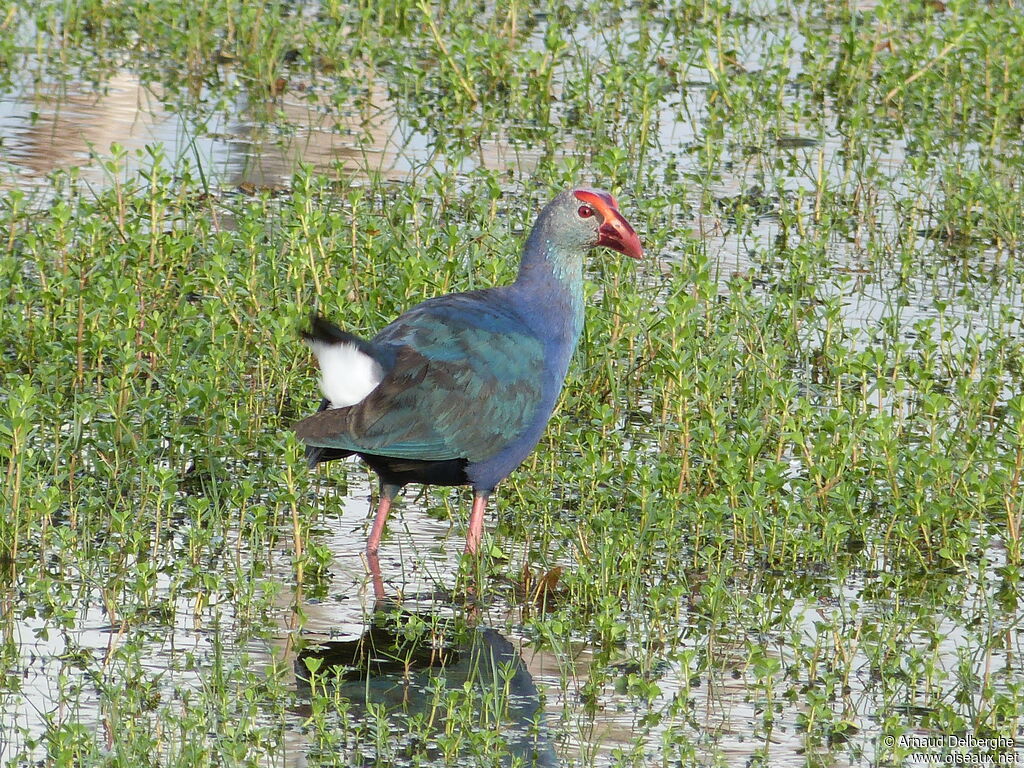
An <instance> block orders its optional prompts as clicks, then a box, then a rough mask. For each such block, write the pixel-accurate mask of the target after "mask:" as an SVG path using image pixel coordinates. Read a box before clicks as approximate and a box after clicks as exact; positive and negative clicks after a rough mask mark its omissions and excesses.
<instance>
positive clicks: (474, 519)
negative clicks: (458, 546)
mask: <svg viewBox="0 0 1024 768" xmlns="http://www.w3.org/2000/svg"><path fill="white" fill-rule="evenodd" d="M489 495H490V494H488V493H475V494H473V511H472V512H471V513H470V515H469V532H468V533H467V534H466V552H468V553H469V554H471V555H475V554H477V552H479V551H480V539H482V538H483V535H484V510H485V509H486V508H487V497H488V496H489Z"/></svg>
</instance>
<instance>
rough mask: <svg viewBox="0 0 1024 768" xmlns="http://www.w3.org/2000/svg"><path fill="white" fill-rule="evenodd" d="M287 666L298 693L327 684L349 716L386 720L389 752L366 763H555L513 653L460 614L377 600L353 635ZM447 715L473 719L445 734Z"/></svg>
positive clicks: (316, 647) (310, 648)
mask: <svg viewBox="0 0 1024 768" xmlns="http://www.w3.org/2000/svg"><path fill="white" fill-rule="evenodd" d="M295 675H296V678H297V680H298V685H299V692H300V694H306V695H311V694H312V692H313V691H326V692H329V693H331V694H336V695H337V696H339V697H340V698H341V699H343V700H345V701H346V702H348V709H347V716H348V717H347V722H348V724H349V725H351V724H353V723H358V722H360V721H364V722H367V723H368V724H369V723H372V722H374V721H376V722H377V723H379V721H380V720H381V719H382V718H385V719H386V720H387V722H388V736H387V738H388V740H389V741H390V742H391V743H390V744H389V746H388V750H389V752H390V754H388V755H380V754H376V755H373V758H372V760H371V762H370V763H368V764H374V765H379V764H388V765H406V764H408V765H414V764H415V765H423V764H428V765H430V764H437V765H450V764H453V763H452V761H453V760H455V761H456V763H457V764H476V763H477V762H479V760H477V759H476V758H481V759H482V760H483V763H484V764H488V765H491V764H500V765H503V766H536V767H537V768H541V767H544V766H557V765H559V764H560V763H559V760H558V757H557V755H556V754H555V750H554V747H553V745H552V743H551V738H550V735H549V733H548V730H547V728H546V726H545V723H544V712H543V707H542V705H541V701H540V695H539V693H538V690H537V686H536V685H535V684H534V682H533V678H532V677H531V675H530V673H529V671H528V670H527V668H526V665H525V664H524V663H523V659H522V657H521V656H520V654H519V652H518V651H517V650H516V648H515V647H514V646H513V644H512V643H511V642H510V641H509V640H508V638H506V637H504V636H503V635H501V634H500V633H499V632H497V631H496V630H494V629H492V628H490V627H485V626H474V625H473V623H472V622H471V621H470V622H467V621H466V619H465V617H459V616H454V615H451V613H450V612H449V613H448V614H442V613H440V612H427V611H424V612H422V613H417V612H413V611H410V610H406V609H404V608H401V607H399V606H397V605H396V604H395V603H392V602H390V601H379V602H378V603H377V607H376V608H375V610H374V613H373V614H372V618H371V622H370V625H369V627H368V628H367V629H366V630H365V631H364V633H363V634H362V635H361V636H360V637H358V638H356V639H349V640H340V641H333V640H328V641H320V640H318V641H316V642H313V643H309V644H307V645H306V646H305V647H303V648H300V650H299V652H298V654H297V656H296V659H295ZM332 697H333V696H332ZM456 718H458V719H460V720H462V721H463V723H465V719H466V718H472V726H471V728H470V729H469V730H468V731H466V733H465V734H463V735H462V736H461V737H460V738H454V739H453V738H446V735H448V734H452V733H456V734H458V733H459V731H460V730H465V726H464V725H463V726H456V728H455V729H453V728H452V726H453V725H455V723H454V722H453V720H454V719H456ZM371 732H376V733H379V730H376V729H371ZM477 737H479V738H477ZM346 741H347V740H346ZM348 743H349V744H351V742H350V741H349V742H348ZM378 744H379V742H378V741H377V738H376V737H375V736H374V737H370V738H369V739H367V743H365V744H363V745H360V746H358V747H356V749H355V750H354V751H355V752H356V753H358V754H359V755H360V757H367V756H368V755H367V752H368V751H369V752H372V751H374V750H375V749H379V746H378ZM499 755H500V757H499ZM381 760H384V762H383V763H382V762H381ZM424 760H426V763H424ZM467 761H468V762H467Z"/></svg>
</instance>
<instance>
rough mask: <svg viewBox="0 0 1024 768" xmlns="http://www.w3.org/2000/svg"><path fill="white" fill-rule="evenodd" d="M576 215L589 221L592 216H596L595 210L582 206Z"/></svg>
mask: <svg viewBox="0 0 1024 768" xmlns="http://www.w3.org/2000/svg"><path fill="white" fill-rule="evenodd" d="M576 213H577V214H579V217H580V218H581V219H589V218H590V217H591V216H593V215H594V209H593V208H591V207H590V206H589V205H581V206H580V208H579V210H578V211H576Z"/></svg>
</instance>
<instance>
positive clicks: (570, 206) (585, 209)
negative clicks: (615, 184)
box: [538, 187, 644, 259]
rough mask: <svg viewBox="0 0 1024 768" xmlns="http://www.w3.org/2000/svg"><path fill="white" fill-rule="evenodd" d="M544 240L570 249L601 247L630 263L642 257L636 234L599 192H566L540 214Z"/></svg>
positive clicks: (584, 189) (610, 199) (610, 198)
mask: <svg viewBox="0 0 1024 768" xmlns="http://www.w3.org/2000/svg"><path fill="white" fill-rule="evenodd" d="M538 223H543V225H544V230H545V235H546V238H550V239H551V240H552V242H553V244H555V245H558V246H562V247H568V248H572V249H588V248H593V247H595V246H598V245H603V246H606V247H608V248H611V249H612V250H615V251H618V252H619V253H624V254H625V255H627V256H630V257H632V258H634V259H639V258H641V257H642V256H643V252H644V251H643V246H641V244H640V238H639V237H637V234H636V231H635V230H634V229H633V227H631V226H630V224H629V222H628V221H626V218H625V217H624V216H623V215H622V214H621V213H620V212H619V204H618V202H617V201H616V200H615V198H614V197H613V196H612V195H611V194H610V193H608V192H605V191H604V190H603V189H593V188H591V187H577V188H576V189H567V190H565V191H564V192H562V193H561V194H559V195H558V196H557V197H556V198H555V199H554V200H552V201H551V202H550V203H548V205H547V206H546V207H545V208H544V210H543V211H542V212H541V215H540V218H539V219H538Z"/></svg>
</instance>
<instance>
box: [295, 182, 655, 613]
mask: <svg viewBox="0 0 1024 768" xmlns="http://www.w3.org/2000/svg"><path fill="white" fill-rule="evenodd" d="M601 245H603V246H606V247H608V248H611V249H613V250H616V251H619V252H621V253H624V254H625V255H627V256H631V257H632V258H634V259H639V258H640V257H641V256H642V255H643V249H642V247H641V245H640V238H639V237H637V234H636V232H635V231H634V230H633V227H631V226H630V225H629V222H628V221H626V219H625V218H624V217H623V216H622V214H621V213H619V209H618V203H617V202H616V200H615V198H614V197H612V196H611V195H610V194H608V193H607V192H604V191H602V190H599V189H588V188H579V189H574V190H568V191H565V192H562V193H561V194H559V195H558V196H557V197H556V198H555V199H554V200H552V201H551V202H550V203H549V204H548V205H547V206H546V207H545V208H544V210H543V211H541V214H540V216H539V217H538V219H537V222H536V224H534V227H533V231H532V232H531V233H530V236H529V238H527V240H526V246H525V247H524V248H523V255H522V260H521V262H520V265H519V276H518V277H517V278H516V281H515V282H514V283H512V284H511V285H503V286H500V287H497V288H487V289H484V290H477V291H467V292H466V293H453V294H449V295H447V296H439V297H437V298H433V299H428V300H427V301H424V302H423V303H422V304H419V305H417V306H415V307H413V308H412V309H410V310H409V311H408V312H406V313H405V314H403V315H402V316H401V317H399V318H398V319H397V320H395V321H394V322H393V323H391V324H390V325H388V326H387V327H385V328H384V329H383V330H382V331H381V332H380V333H378V334H377V335H376V336H374V337H373V339H371V340H370V341H365V340H363V339H360V338H358V337H356V336H353V335H352V334H350V333H346V332H345V331H342V330H340V329H339V328H337V327H336V326H334V325H333V324H332V323H329V322H327V321H326V320H323V319H321V318H316V319H315V320H314V321H313V325H312V328H311V329H310V330H309V331H308V332H306V333H305V334H304V336H305V338H306V340H307V342H308V343H309V344H310V346H311V347H312V349H313V352H314V354H315V355H316V357H317V359H318V362H319V364H320V370H321V382H320V386H321V389H322V390H323V394H324V401H323V404H322V406H321V410H320V411H319V412H318V413H316V414H315V415H313V416H310V417H309V418H306V419H303V420H302V421H300V422H299V423H298V424H297V425H296V427H295V432H296V434H297V435H298V437H299V439H301V440H302V442H304V443H305V444H306V455H307V457H308V458H309V461H310V464H311V465H315V464H317V463H319V462H322V461H330V460H333V459H338V458H344V457H346V456H351V455H353V454H356V455H358V456H360V457H361V458H362V459H363V461H365V462H366V463H367V464H369V465H370V467H371V468H372V469H373V470H374V471H375V472H376V473H377V474H378V475H379V476H380V484H381V491H380V504H379V506H378V508H377V516H376V518H375V519H374V522H373V529H372V531H371V533H370V538H369V541H368V542H367V544H366V552H367V556H368V559H369V562H370V566H371V568H372V569H373V570H374V571H375V573H376V574H378V575H379V567H378V563H377V547H378V545H379V543H380V538H381V533H382V532H383V530H384V523H385V521H386V520H387V517H388V512H389V510H390V509H391V503H392V501H393V500H394V498H395V495H396V494H397V493H398V491H399V490H400V489H401V488H402V487H403V486H404V485H406V484H407V483H427V484H433V485H470V486H472V488H473V510H472V513H471V515H470V519H469V532H468V534H467V536H466V551H467V552H470V553H475V552H476V551H477V549H478V547H479V545H480V539H481V536H482V533H483V518H484V508H485V506H486V504H487V498H488V496H489V495H490V494H491V492H492V491H494V488H495V486H496V485H497V484H498V483H499V482H500V481H501V480H503V479H504V478H505V477H506V476H507V475H508V474H509V473H510V472H511V471H512V470H514V469H515V468H516V467H517V466H519V464H520V463H521V462H522V461H523V459H525V458H526V457H527V456H528V455H529V453H530V451H532V450H533V448H534V446H535V445H536V444H537V441H538V440H539V439H540V436H541V434H542V433H543V431H544V427H545V426H546V425H547V423H548V419H549V418H550V417H551V413H552V411H553V410H554V407H555V401H556V400H557V399H558V395H559V393H560V392H561V390H562V384H563V382H564V381H565V374H566V371H567V370H568V367H569V359H570V357H572V353H573V350H574V349H575V348H576V341H577V339H578V338H579V335H580V331H581V329H582V327H583V256H584V254H585V253H586V252H587V251H588V250H590V249H591V248H593V247H595V246H601ZM376 588H378V584H377V583H376V582H375V589H376ZM380 589H382V587H380ZM378 596H380V595H378Z"/></svg>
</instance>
